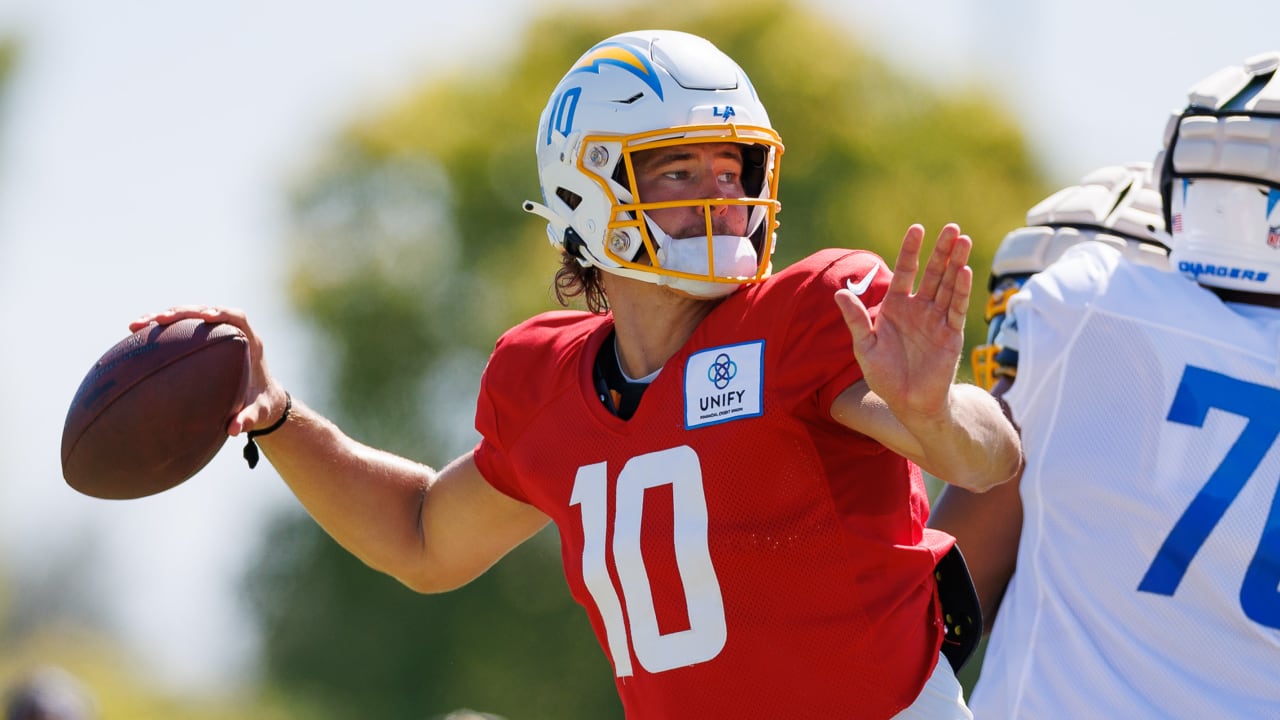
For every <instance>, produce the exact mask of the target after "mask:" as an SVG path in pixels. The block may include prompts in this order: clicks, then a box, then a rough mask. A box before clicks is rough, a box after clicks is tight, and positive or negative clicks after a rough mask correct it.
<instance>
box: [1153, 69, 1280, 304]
mask: <svg viewBox="0 0 1280 720" xmlns="http://www.w3.org/2000/svg"><path fill="white" fill-rule="evenodd" d="M1278 69H1280V52H1270V53H1265V54H1262V55H1257V56H1254V57H1252V58H1249V59H1248V60H1246V61H1245V62H1244V64H1243V65H1232V66H1230V67H1227V68H1223V69H1222V70H1219V71H1218V72H1216V73H1214V74H1212V75H1210V76H1209V77H1207V78H1205V79H1204V80H1202V81H1200V82H1199V83H1197V84H1196V85H1195V86H1194V87H1192V88H1191V92H1190V99H1189V102H1188V104H1187V107H1186V109H1184V110H1182V111H1180V112H1175V113H1174V114H1173V117H1171V118H1170V119H1169V124H1168V126H1167V127H1166V129H1165V134H1164V147H1163V149H1162V150H1161V151H1160V153H1159V154H1158V155H1157V156H1156V161H1155V167H1156V172H1157V173H1158V178H1157V181H1158V187H1159V189H1160V194H1161V196H1162V197H1163V200H1164V216H1165V221H1166V222H1167V223H1168V226H1169V229H1170V230H1171V231H1172V238H1173V240H1172V242H1173V249H1172V251H1171V252H1170V254H1169V261H1170V264H1171V265H1172V266H1173V267H1174V268H1175V269H1177V270H1178V271H1179V272H1181V273H1183V274H1184V275H1186V276H1188V277H1191V278H1194V279H1195V280H1196V281H1197V282H1199V283H1200V284H1201V285H1207V286H1211V287H1217V288H1223V289H1227V290H1241V291H1246V292H1258V293H1270V294H1280V73H1277V70H1278Z"/></svg>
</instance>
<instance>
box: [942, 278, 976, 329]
mask: <svg viewBox="0 0 1280 720" xmlns="http://www.w3.org/2000/svg"><path fill="white" fill-rule="evenodd" d="M972 292H973V268H971V267H969V266H967V265H963V266H961V267H960V268H959V269H958V270H957V271H956V277H955V285H954V288H953V290H952V292H951V304H950V307H949V308H948V310H947V324H948V325H949V326H951V327H952V328H954V329H956V330H964V320H965V317H966V316H967V315H968V313H969V296H970V294H971V293H972Z"/></svg>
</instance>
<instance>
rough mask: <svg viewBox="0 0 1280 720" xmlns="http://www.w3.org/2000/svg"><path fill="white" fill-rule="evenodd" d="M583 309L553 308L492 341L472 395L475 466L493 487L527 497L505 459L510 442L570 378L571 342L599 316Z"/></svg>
mask: <svg viewBox="0 0 1280 720" xmlns="http://www.w3.org/2000/svg"><path fill="white" fill-rule="evenodd" d="M585 317H588V316H587V314H586V313H582V312H576V311H555V312H548V313H542V314H541V315H536V316H534V317H533V318H530V319H529V320H526V321H525V322H523V323H521V324H519V325H517V326H515V327H513V328H511V329H510V330H508V331H507V332H506V333H504V334H503V335H502V337H500V338H498V342H497V343H496V345H495V346H494V350H493V354H492V355H490V356H489V362H488V364H487V365H485V369H484V374H483V375H482V376H481V378H480V392H479V395H478V397H477V399H476V417H475V426H476V430H477V431H478V432H479V433H480V442H479V443H477V444H476V447H475V450H474V458H475V462H476V467H477V468H479V469H480V473H481V474H482V475H484V477H485V479H486V480H488V481H489V484H490V485H492V486H493V487H494V488H495V489H496V490H498V491H499V492H502V493H503V494H505V495H508V496H510V497H512V498H515V499H516V500H519V501H521V502H526V503H529V502H532V501H531V499H530V498H529V496H528V493H527V492H526V490H525V489H524V487H523V485H522V480H521V478H520V475H519V473H518V472H516V470H515V468H514V467H513V465H512V463H511V460H510V451H511V448H512V447H513V446H514V445H515V444H516V443H518V442H519V441H520V438H521V437H522V436H523V435H524V434H525V433H526V432H527V431H528V430H529V428H530V427H531V425H532V424H533V423H534V422H535V419H536V418H537V416H538V413H539V412H540V410H541V408H542V407H543V406H544V404H545V403H546V402H547V401H548V398H550V397H553V396H554V395H556V394H557V393H559V392H562V391H563V390H564V389H565V388H566V387H571V386H572V385H573V383H574V378H575V374H574V373H575V367H576V365H575V363H574V360H573V358H576V357H578V354H577V351H576V350H575V348H576V347H577V346H579V345H580V344H581V343H582V342H583V341H584V337H585V336H586V335H587V334H588V333H590V332H591V330H592V329H593V328H594V327H595V326H597V325H598V324H599V323H600V322H603V321H602V320H600V319H599V318H594V319H593V320H591V321H588V322H584V321H583V318H585Z"/></svg>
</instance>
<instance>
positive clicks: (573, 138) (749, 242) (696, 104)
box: [524, 30, 782, 297]
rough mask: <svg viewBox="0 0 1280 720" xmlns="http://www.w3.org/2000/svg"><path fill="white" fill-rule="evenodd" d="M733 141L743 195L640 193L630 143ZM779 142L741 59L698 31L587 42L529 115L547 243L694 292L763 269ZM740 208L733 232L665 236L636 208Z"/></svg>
mask: <svg viewBox="0 0 1280 720" xmlns="http://www.w3.org/2000/svg"><path fill="white" fill-rule="evenodd" d="M707 142H712V143H724V142H733V143H740V144H742V146H743V169H742V182H743V187H744V188H745V192H746V195H747V197H743V198H723V199H711V200H692V201H672V202H646V201H645V199H644V198H641V197H637V194H636V192H635V187H636V182H635V165H634V161H633V156H634V153H636V152H639V151H642V150H650V149H654V148H661V147H668V146H674V145H684V144H690V143H707ZM781 155H782V142H781V138H779V137H778V134H777V133H776V132H774V130H773V128H772V126H771V125H770V124H769V116H768V114H767V113H766V112H765V109H764V106H763V105H762V104H761V103H760V99H759V98H758V97H756V92H755V88H753V87H752V85H751V81H750V80H748V79H747V76H746V74H745V73H744V72H743V71H742V68H740V67H739V66H738V64H737V63H735V62H734V61H733V60H732V59H731V58H729V56H727V55H725V54H724V53H723V52H721V51H720V50H718V49H717V48H716V47H715V46H714V45H712V44H711V43H710V42H708V41H707V40H705V39H703V38H700V37H697V36H695V35H689V34H686V33H681V32H673V31H666V30H645V31H637V32H629V33H623V34H621V35H615V36H613V37H611V38H609V39H607V40H605V41H603V42H601V43H599V44H598V45H596V46H595V47H593V48H591V49H590V50H588V51H587V53H586V54H584V55H583V56H582V57H581V58H579V59H578V61H577V62H576V63H574V65H573V67H572V68H571V69H570V70H569V72H568V73H567V74H566V75H565V76H564V78H563V79H562V80H561V81H560V84H559V85H557V86H556V88H555V91H554V92H553V93H552V94H551V100H550V102H549V103H548V104H547V107H546V109H545V110H543V112H542V119H541V121H540V122H539V123H538V137H537V156H538V176H539V180H540V182H541V185H542V198H543V203H542V204H540V203H535V202H531V201H530V202H526V203H525V204H524V208H525V210H527V211H529V212H532V213H535V214H537V215H539V216H541V217H543V218H545V219H546V221H547V235H548V236H549V237H550V239H551V244H552V245H555V246H557V247H559V248H561V249H563V250H564V252H567V253H569V254H570V255H572V256H573V257H574V258H575V259H577V260H578V262H579V263H581V264H582V265H583V266H595V267H598V268H600V269H601V270H603V271H605V272H610V273H615V274H618V275H625V276H627V277H632V278H637V279H640V280H645V281H647V282H652V283H656V284H659V285H667V286H670V287H672V288H674V289H677V290H680V291H681V292H684V293H688V294H691V295H695V296H699V297H718V296H722V295H727V294H728V293H730V292H733V290H734V289H736V288H737V287H738V286H739V285H741V284H742V283H748V282H754V281H757V280H761V279H763V278H765V277H768V275H769V273H770V271H771V269H772V266H771V263H770V257H771V255H772V253H773V243H774V231H775V230H776V228H777V225H778V223H777V220H776V214H777V212H778V210H779V208H780V206H779V204H778V161H779V159H780V156H781ZM723 205H738V206H748V207H749V208H750V212H749V221H748V227H747V234H746V236H745V237H731V236H722V235H714V234H713V232H712V231H711V229H710V225H709V224H708V230H707V233H706V235H705V236H699V237H697V238H671V237H669V236H668V235H667V234H666V233H664V232H663V231H662V229H661V228H659V227H658V226H657V225H656V224H655V223H653V222H652V221H651V220H649V219H648V217H647V216H646V211H648V210H653V209H659V208H667V207H678V206H688V207H700V208H703V209H704V210H705V211H706V212H707V214H708V215H710V214H711V211H712V210H713V209H714V208H715V207H719V206H723Z"/></svg>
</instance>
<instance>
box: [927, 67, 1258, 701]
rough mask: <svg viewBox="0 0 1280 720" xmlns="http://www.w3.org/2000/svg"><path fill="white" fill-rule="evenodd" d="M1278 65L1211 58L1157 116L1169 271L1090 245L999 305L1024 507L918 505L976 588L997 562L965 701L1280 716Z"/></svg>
mask: <svg viewBox="0 0 1280 720" xmlns="http://www.w3.org/2000/svg"><path fill="white" fill-rule="evenodd" d="M1278 69H1280V53H1267V54H1264V55H1260V56H1257V57H1254V58H1251V59H1250V60H1248V61H1246V62H1245V63H1244V64H1243V65H1237V66H1232V67H1228V68H1224V69H1223V70H1221V71H1219V72H1218V73H1215V74H1214V75H1212V76H1210V77H1209V78H1207V79H1205V80H1203V81H1202V82H1200V83H1198V84H1197V85H1195V86H1194V87H1193V88H1192V90H1191V93H1190V102H1189V103H1188V105H1187V106H1186V108H1185V109H1184V110H1182V111H1180V112H1178V113H1175V114H1174V116H1173V118H1172V119H1171V120H1170V122H1169V125H1168V129H1167V130H1166V133H1165V139H1164V144H1163V149H1162V151H1161V153H1160V154H1159V155H1158V156H1157V158H1156V160H1155V163H1154V172H1155V174H1156V186H1157V188H1158V189H1159V192H1160V195H1161V199H1162V203H1161V207H1162V214H1163V217H1164V221H1165V226H1166V227H1167V228H1169V230H1170V231H1171V232H1170V243H1171V249H1170V253H1169V265H1170V268H1171V269H1172V270H1173V271H1174V272H1167V271H1162V270H1160V269H1158V268H1153V267H1149V266H1143V265H1140V264H1138V263H1134V262H1131V261H1129V260H1128V259H1126V258H1125V257H1124V254H1123V253H1122V252H1120V251H1119V250H1118V249H1116V248H1114V247H1111V246H1109V245H1107V244H1105V243H1081V244H1077V245H1075V246H1074V247H1072V248H1070V249H1069V250H1067V251H1066V252H1065V253H1064V254H1063V256H1062V257H1061V259H1059V260H1058V261H1057V262H1055V263H1053V264H1052V265H1050V266H1049V267H1048V268H1047V269H1046V270H1044V271H1043V272H1040V273H1038V274H1036V275H1033V276H1032V277H1031V278H1030V279H1029V280H1027V281H1026V284H1025V285H1024V286H1023V287H1022V289H1021V290H1020V291H1019V292H1018V293H1017V294H1016V295H1014V296H1013V297H1012V298H1011V299H1010V300H1009V303H1008V309H1007V314H1008V319H1007V320H1006V322H1005V329H1004V330H1002V331H1001V333H1000V336H999V337H998V338H997V342H998V343H999V344H1000V345H1002V346H1004V347H1006V348H1010V349H1013V350H1016V352H1017V355H1016V363H1017V374H1016V377H1013V378H1011V380H1012V382H1011V383H1009V387H1008V389H1007V391H1006V392H1005V393H1004V395H1003V398H1004V400H1005V401H1006V402H1007V404H1008V408H1009V410H1010V412H1011V415H1012V418H1013V420H1014V421H1015V423H1016V424H1017V425H1019V426H1020V428H1021V433H1022V438H1023V442H1024V443H1025V451H1026V469H1025V472H1024V473H1023V475H1022V476H1021V478H1020V482H1019V483H1010V484H1009V486H1008V487H1010V488H1018V489H1019V490H1020V501H1021V505H1020V508H1019V507H1018V500H1019V498H1017V497H1014V498H1013V503H1012V505H1011V504H1010V503H1009V502H1008V499H1009V498H1008V493H1007V492H999V491H1000V490H1004V488H999V489H997V491H998V492H997V493H996V494H992V495H988V496H978V495H974V494H971V493H964V492H956V491H954V490H953V489H952V488H946V489H945V490H944V491H943V493H942V496H941V497H940V498H939V501H938V505H937V508H936V512H935V514H934V516H933V518H932V520H931V523H932V524H933V525H935V526H937V527H941V528H945V529H948V530H949V531H951V532H953V533H955V534H956V536H957V537H958V538H959V542H960V543H961V544H962V546H963V547H965V550H966V553H967V554H968V556H969V558H970V561H971V564H972V565H973V567H974V574H975V577H976V578H977V583H978V585H979V587H980V588H981V587H982V586H983V584H984V583H986V582H991V577H988V576H996V577H997V578H998V576H1000V575H1001V574H1002V575H1003V577H1004V578H1006V579H1009V582H1008V587H1007V590H1005V591H1004V597H1003V600H999V599H998V595H997V596H996V599H995V600H993V601H991V600H988V598H984V601H988V602H999V608H1000V610H999V614H998V616H997V617H996V621H995V625H994V628H993V630H992V633H991V639H990V645H989V649H988V651H987V654H986V657H985V659H984V663H983V667H982V672H981V677H980V678H979V680H978V683H977V685H976V687H975V689H974V692H973V694H972V698H971V704H972V707H973V709H974V712H975V714H976V715H977V716H979V717H1017V718H1041V719H1043V718H1080V717H1123V718H1152V719H1155V718H1160V719H1162V720H1164V719H1167V718H1206V717H1212V718H1242V719H1243V718H1261V717H1280V676H1277V674H1276V673H1275V672H1274V669H1273V667H1274V663H1275V661H1276V660H1277V659H1278V658H1280V654H1278V652H1277V648H1280V591H1278V590H1277V587H1278V586H1280V495H1278V494H1277V485H1278V484H1280V443H1277V438H1278V437H1280V413H1278V412H1277V408H1278V407H1280V404H1278V403H1280V161H1277V158H1280V77H1278V76H1277V70H1278ZM1010 328H1012V329H1015V330H1016V332H1009V330H1010ZM1011 508H1012V510H1011ZM1019 510H1020V512H1019ZM1002 551H1003V554H1002ZM1015 567H1016V572H1015V571H1014V568H1015ZM1009 573H1012V578H1011V579H1010V578H1009ZM992 584H993V585H994V584H995V583H992ZM985 592H986V593H990V592H992V591H991V590H990V589H988V590H987V591H985ZM987 607H988V614H990V605H988V606H987Z"/></svg>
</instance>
